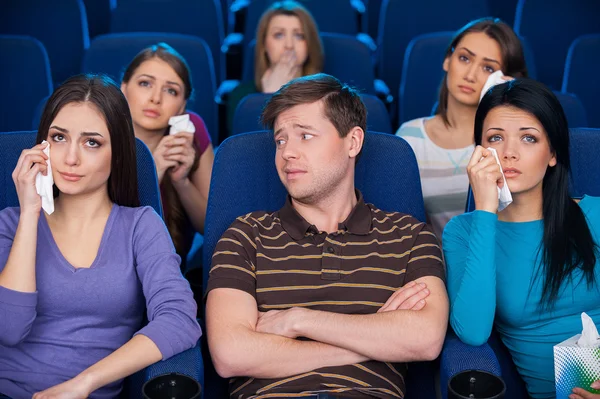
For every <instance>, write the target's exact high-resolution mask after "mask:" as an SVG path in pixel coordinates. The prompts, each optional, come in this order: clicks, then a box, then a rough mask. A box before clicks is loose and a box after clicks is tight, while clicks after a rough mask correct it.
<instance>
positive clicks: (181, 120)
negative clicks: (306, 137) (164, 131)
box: [169, 114, 196, 134]
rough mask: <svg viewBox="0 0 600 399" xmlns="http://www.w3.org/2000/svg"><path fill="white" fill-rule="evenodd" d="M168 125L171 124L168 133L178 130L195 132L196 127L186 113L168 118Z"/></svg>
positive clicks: (175, 132) (174, 132)
mask: <svg viewBox="0 0 600 399" xmlns="http://www.w3.org/2000/svg"><path fill="white" fill-rule="evenodd" d="M169 125H171V129H170V130H169V134H177V133H179V132H188V133H195V132H196V128H195V127H194V124H193V123H192V121H191V120H190V116H189V115H188V114H183V115H177V116H173V117H171V118H169Z"/></svg>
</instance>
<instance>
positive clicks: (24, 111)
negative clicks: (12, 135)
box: [0, 35, 53, 132]
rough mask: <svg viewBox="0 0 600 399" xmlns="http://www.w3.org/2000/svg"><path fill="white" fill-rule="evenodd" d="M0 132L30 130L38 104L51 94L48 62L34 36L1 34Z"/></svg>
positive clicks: (40, 44) (45, 54) (42, 46)
mask: <svg viewBox="0 0 600 399" xmlns="http://www.w3.org/2000/svg"><path fill="white" fill-rule="evenodd" d="M0 54H4V56H3V59H2V62H0V87H2V90H0V132H1V131H16V130H25V129H29V127H30V126H31V120H32V119H33V116H34V113H35V110H36V107H37V104H38V103H39V102H40V100H41V99H42V98H44V97H46V96H48V95H50V93H52V86H53V85H52V76H51V74H50V61H49V60H48V54H47V53H46V49H45V48H44V45H43V44H42V43H41V42H40V41H38V40H37V39H35V38H33V37H28V36H12V35H0Z"/></svg>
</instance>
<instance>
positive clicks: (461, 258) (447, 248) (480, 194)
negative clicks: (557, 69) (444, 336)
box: [443, 79, 600, 398]
mask: <svg viewBox="0 0 600 399" xmlns="http://www.w3.org/2000/svg"><path fill="white" fill-rule="evenodd" d="M475 143H476V144H477V147H476V148H475V151H474V153H473V156H472V157H471V159H470V161H469V164H468V166H467V173H468V175H469V181H470V184H471V187H472V189H473V195H474V199H475V207H476V210H475V211H474V212H471V213H467V214H463V215H460V216H457V217H455V218H453V219H452V220H451V221H450V222H449V223H448V225H447V226H446V228H445V230H444V236H443V240H444V255H445V259H446V266H447V270H448V293H449V297H450V303H451V312H450V324H451V325H452V327H453V329H454V331H455V332H456V334H457V335H458V337H459V338H460V339H461V340H462V341H463V342H465V343H467V344H469V345H482V344H484V343H485V342H486V341H487V340H488V338H489V336H490V334H491V331H492V328H493V326H494V325H495V327H496V330H497V331H498V333H499V334H500V337H501V339H502V341H503V342H504V344H505V345H506V347H507V348H508V349H509V351H510V353H511V355H512V358H513V361H514V363H515V365H516V366H517V369H518V370H519V373H520V374H521V376H522V377H523V379H524V380H525V383H526V385H527V390H528V391H529V394H530V395H531V396H532V397H533V398H554V397H555V386H554V367H553V364H554V362H553V346H554V345H556V344H558V343H560V342H562V341H564V340H565V339H567V338H570V337H571V336H573V335H575V334H577V333H578V332H580V326H581V321H580V320H581V318H580V315H581V313H582V312H587V313H588V314H589V315H590V316H591V317H592V318H593V319H594V320H596V321H599V320H600V295H598V289H599V287H598V285H597V284H598V278H599V277H600V268H599V267H598V266H597V263H598V261H599V260H600V258H599V252H598V245H597V244H598V243H599V242H600V198H596V197H590V196H584V197H583V199H581V201H580V202H577V201H575V200H573V199H571V198H570V196H569V168H570V163H569V162H570V161H569V130H568V126H567V120H566V117H565V114H564V111H563V109H562V107H561V105H560V103H559V101H558V99H557V98H556V97H555V96H554V94H553V93H552V92H551V91H550V90H549V89H548V88H547V87H546V86H544V85H543V84H541V83H539V82H536V81H533V80H529V79H517V80H513V81H510V82H507V83H503V84H500V85H497V86H495V87H493V89H492V90H491V91H489V92H487V94H485V96H484V97H483V99H482V101H481V104H480V105H479V108H478V109H477V114H476V116H475ZM488 147H489V148H491V149H494V150H495V151H496V152H497V155H498V159H499V163H500V165H499V164H498V162H497V161H496V159H495V157H494V155H493V152H492V151H491V150H488V149H487V148H488ZM504 178H505V179H506V184H507V185H508V188H509V189H510V192H511V193H512V203H511V204H509V205H508V206H507V207H506V208H505V209H504V210H502V211H500V212H498V208H499V205H500V204H499V192H498V188H499V187H501V186H503V185H504ZM583 388H586V389H587V388H589V387H583Z"/></svg>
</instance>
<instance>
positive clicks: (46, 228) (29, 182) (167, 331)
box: [0, 75, 200, 399]
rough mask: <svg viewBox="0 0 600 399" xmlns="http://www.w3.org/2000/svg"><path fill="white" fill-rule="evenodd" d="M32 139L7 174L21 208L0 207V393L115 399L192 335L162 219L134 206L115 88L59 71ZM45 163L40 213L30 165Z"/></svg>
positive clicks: (124, 117) (120, 99)
mask: <svg viewBox="0 0 600 399" xmlns="http://www.w3.org/2000/svg"><path fill="white" fill-rule="evenodd" d="M42 141H45V142H44V143H42ZM36 142H37V145H35V146H34V147H33V148H31V149H26V150H24V151H23V152H22V154H21V156H20V158H19V161H18V163H17V165H16V168H15V170H14V172H13V180H14V182H15V185H16V189H17V195H18V198H19V205H20V206H19V207H16V208H6V209H3V210H2V211H0V319H1V320H2V322H1V323H0V397H2V396H3V395H6V396H8V397H11V398H26V397H27V398H31V397H32V396H33V398H35V399H46V398H69V399H79V398H82V399H83V398H88V397H89V398H114V397H117V396H118V394H119V392H120V390H121V386H122V381H123V378H125V377H127V376H128V375H130V374H133V373H135V372H136V371H138V370H140V369H142V368H144V367H146V366H148V365H150V364H152V363H155V362H157V361H159V360H161V359H166V358H169V357H171V356H173V355H174V354H177V353H179V352H182V351H184V350H186V349H188V348H190V347H192V346H193V345H194V344H195V343H196V341H197V340H198V337H199V336H200V327H199V326H198V323H197V321H196V304H195V302H194V299H193V296H192V292H191V290H190V287H189V284H188V283H187V281H185V279H184V278H183V277H182V275H181V272H180V270H179V263H180V259H179V256H177V254H176V253H175V250H174V248H173V244H172V242H171V239H170V237H169V234H168V232H167V230H166V228H165V225H164V223H163V222H162V220H161V218H160V217H159V216H158V215H157V214H156V212H154V211H153V209H152V208H151V207H140V206H139V205H140V204H139V199H138V191H137V190H138V189H137V173H136V156H135V137H134V135H133V126H132V124H131V116H130V114H129V107H128V105H127V101H126V100H125V97H124V96H123V94H122V93H121V91H120V90H119V87H118V86H117V85H116V84H115V83H114V82H113V81H111V80H110V79H109V78H107V77H102V76H97V75H79V76H75V77H72V78H70V79H69V80H67V81H66V82H65V83H64V84H63V85H62V86H60V87H58V88H57V89H56V90H55V91H54V93H53V94H52V96H50V98H49V100H48V102H47V104H46V107H45V109H44V112H43V115H42V119H41V122H40V126H39V130H38V134H37V141H36ZM47 146H49V148H50V156H49V157H48V155H46V154H45V153H44V151H43V150H46V149H47ZM50 172H51V173H52V177H53V179H54V194H55V198H54V211H53V212H52V211H51V210H49V211H48V212H50V213H46V211H45V210H42V200H41V198H40V195H38V193H37V191H36V175H38V173H41V174H42V175H46V176H48V174H49V173H50ZM145 315H146V316H147V319H148V324H147V325H145V326H143V325H142V323H143V321H144V318H145Z"/></svg>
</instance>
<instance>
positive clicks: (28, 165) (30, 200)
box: [12, 143, 49, 216]
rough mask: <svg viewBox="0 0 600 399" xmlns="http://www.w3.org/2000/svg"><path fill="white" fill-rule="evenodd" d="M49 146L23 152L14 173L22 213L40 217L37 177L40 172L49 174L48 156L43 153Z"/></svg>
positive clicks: (43, 145)
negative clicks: (36, 185)
mask: <svg viewBox="0 0 600 399" xmlns="http://www.w3.org/2000/svg"><path fill="white" fill-rule="evenodd" d="M47 145H49V144H48V143H45V144H38V145H36V146H35V147H33V148H31V149H29V150H23V152H21V156H20V157H19V161H18V162H17V167H16V168H15V170H14V171H13V173H12V179H13V181H14V183H15V186H16V188H17V196H18V198H19V205H20V207H21V213H23V212H29V213H32V214H36V215H38V216H39V214H40V210H41V209H42V198H41V197H40V195H39V194H38V193H37V190H36V188H35V176H36V175H37V174H38V172H41V173H42V174H44V175H45V174H46V173H47V172H48V166H47V164H46V160H47V159H48V156H47V155H46V154H44V152H43V149H44V148H46V146H47Z"/></svg>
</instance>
